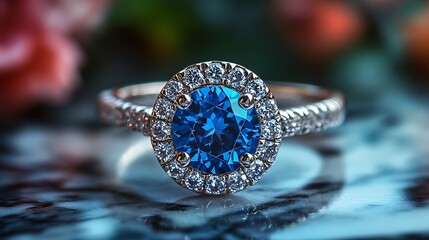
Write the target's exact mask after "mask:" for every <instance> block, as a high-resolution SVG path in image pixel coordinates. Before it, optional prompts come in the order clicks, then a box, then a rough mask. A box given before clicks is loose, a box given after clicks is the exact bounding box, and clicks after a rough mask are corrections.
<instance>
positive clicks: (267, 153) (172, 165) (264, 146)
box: [150, 61, 283, 195]
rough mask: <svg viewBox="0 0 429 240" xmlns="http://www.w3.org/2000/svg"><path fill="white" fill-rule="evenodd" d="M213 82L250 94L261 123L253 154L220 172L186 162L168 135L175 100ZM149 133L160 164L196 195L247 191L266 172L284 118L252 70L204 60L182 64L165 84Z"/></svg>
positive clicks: (243, 93)
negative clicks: (179, 69)
mask: <svg viewBox="0 0 429 240" xmlns="http://www.w3.org/2000/svg"><path fill="white" fill-rule="evenodd" d="M212 85H221V86H226V87H229V88H231V89H234V90H236V91H237V92H239V93H240V94H241V95H242V96H243V95H245V94H247V95H249V94H250V95H252V97H253V107H255V109H256V112H257V113H258V118H259V122H260V124H261V127H260V130H259V131H260V141H259V143H258V146H257V149H256V152H255V153H254V154H253V155H251V157H250V159H249V158H248V159H247V161H245V162H242V164H241V167H239V168H238V169H236V170H234V171H232V172H228V173H223V174H208V173H203V172H201V171H199V170H197V169H194V168H191V167H189V166H187V164H186V163H185V164H184V163H183V161H181V157H180V153H178V152H177V151H176V149H175V147H174V144H173V141H172V136H171V122H172V119H173V116H174V114H175V111H176V109H177V108H179V107H180V106H179V104H180V101H178V98H179V97H180V96H183V94H190V93H191V92H193V91H194V90H196V89H199V88H202V87H206V86H212ZM150 136H151V142H152V146H153V149H154V152H155V155H156V157H157V159H158V161H159V163H160V164H161V166H162V167H163V169H164V170H165V171H166V173H167V174H168V175H169V176H170V177H171V178H173V179H174V180H175V181H176V182H177V183H178V184H180V185H181V186H183V187H185V188H187V189H189V190H192V191H195V192H198V193H203V194H210V195H220V194H227V193H233V192H238V191H241V190H243V189H246V188H247V187H249V186H251V185H253V184H255V183H256V182H257V181H258V180H259V179H260V178H261V177H262V175H263V174H264V173H265V172H266V170H268V168H269V167H270V166H271V164H272V163H273V161H274V160H275V158H276V155H277V152H278V150H279V147H280V143H281V138H282V136H283V130H282V118H281V116H280V112H279V109H278V107H277V104H276V102H275V99H274V96H273V94H272V93H271V92H270V90H269V89H268V88H267V86H266V85H265V83H264V82H263V81H262V80H261V79H260V78H259V77H258V76H257V75H256V74H254V73H253V72H252V71H250V70H248V69H246V68H245V67H243V66H240V65H237V64H234V63H229V62H218V61H211V62H203V63H198V64H193V65H191V66H188V67H186V68H185V69H183V70H182V71H180V72H178V73H177V74H175V75H174V76H173V77H172V78H171V79H170V80H169V81H168V82H167V83H166V84H165V86H164V88H163V89H162V90H161V92H160V94H159V96H158V98H157V100H156V102H155V105H154V107H153V111H152V115H151V122H150Z"/></svg>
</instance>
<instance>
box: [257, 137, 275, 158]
mask: <svg viewBox="0 0 429 240" xmlns="http://www.w3.org/2000/svg"><path fill="white" fill-rule="evenodd" d="M261 142H262V143H261V146H259V147H258V150H257V153H256V155H257V157H258V158H259V159H261V160H264V161H267V162H273V161H274V160H275V159H276V156H277V152H278V151H279V147H280V143H279V142H273V141H268V140H263V141H261Z"/></svg>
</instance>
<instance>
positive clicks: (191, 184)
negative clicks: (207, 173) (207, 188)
mask: <svg viewBox="0 0 429 240" xmlns="http://www.w3.org/2000/svg"><path fill="white" fill-rule="evenodd" d="M185 185H186V187H187V188H189V189H191V190H194V191H197V192H200V191H201V190H202V189H203V186H204V176H203V175H201V173H199V172H197V171H191V172H189V173H188V174H187V175H186V176H185Z"/></svg>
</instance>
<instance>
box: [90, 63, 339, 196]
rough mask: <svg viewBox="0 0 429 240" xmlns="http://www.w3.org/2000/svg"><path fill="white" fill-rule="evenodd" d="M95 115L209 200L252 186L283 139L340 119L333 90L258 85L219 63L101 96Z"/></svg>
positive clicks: (234, 67) (237, 67) (252, 75)
mask: <svg viewBox="0 0 429 240" xmlns="http://www.w3.org/2000/svg"><path fill="white" fill-rule="evenodd" d="M274 96H275V98H274ZM154 100H155V102H154ZM98 113H99V115H100V117H101V119H102V120H103V121H104V122H106V123H109V124H113V125H116V126H120V127H127V128H130V129H132V130H135V131H138V132H141V133H143V134H144V135H146V136H150V137H151V143H152V147H153V150H154V153H155V155H156V158H157V159H158V161H159V163H160V165H161V166H162V168H163V169H164V170H165V172H166V173H167V174H168V175H169V176H170V177H171V178H173V179H174V180H175V181H176V182H177V183H178V184H180V185H181V186H183V187H185V188H187V189H189V190H192V191H194V192H197V193H202V194H209V195H219V194H227V193H233V192H238V191H241V190H243V189H246V188H247V187H249V186H251V185H253V184H255V183H256V182H257V181H258V180H259V179H260V178H261V177H262V175H263V174H264V173H265V172H266V171H267V170H268V169H269V168H270V167H271V165H272V164H273V162H274V160H275V159H276V155H277V152H278V150H279V148H280V143H281V140H282V138H284V137H290V136H294V135H300V134H306V133H309V132H316V131H320V130H323V129H326V128H330V127H334V126H338V125H340V124H341V123H342V122H343V121H344V115H345V114H344V97H343V95H342V94H341V93H340V92H337V91H333V90H327V89H323V88H319V87H316V86H313V85H306V84H293V83H272V84H265V83H264V81H263V80H262V79H261V78H259V77H258V76H257V75H256V74H255V73H253V72H252V71H250V70H248V69H247V68H245V67H243V66H240V65H238V64H234V63H230V62H223V61H209V62H202V63H197V64H193V65H191V66H188V67H186V68H185V69H183V70H182V71H180V72H178V73H176V74H175V75H174V76H173V77H172V78H171V79H170V80H169V81H168V82H167V83H163V82H153V83H144V84H138V85H132V86H127V87H122V88H118V89H111V90H106V91H103V92H101V93H100V95H99V98H98Z"/></svg>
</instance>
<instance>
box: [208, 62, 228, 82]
mask: <svg viewBox="0 0 429 240" xmlns="http://www.w3.org/2000/svg"><path fill="white" fill-rule="evenodd" d="M224 73H225V70H224V69H223V67H222V64H220V63H211V64H210V65H209V67H208V68H207V69H206V76H207V79H208V80H209V83H210V84H220V83H222V79H223V76H224Z"/></svg>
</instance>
